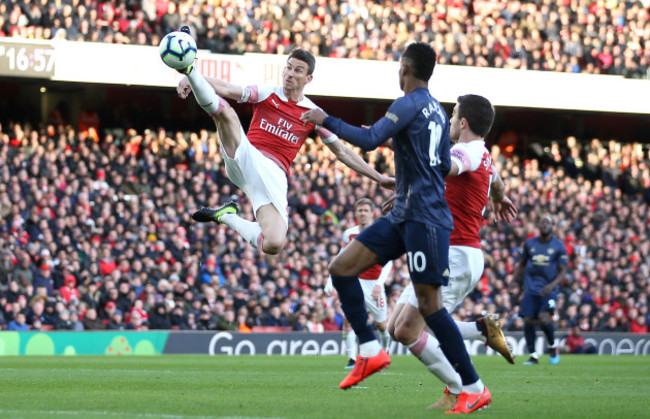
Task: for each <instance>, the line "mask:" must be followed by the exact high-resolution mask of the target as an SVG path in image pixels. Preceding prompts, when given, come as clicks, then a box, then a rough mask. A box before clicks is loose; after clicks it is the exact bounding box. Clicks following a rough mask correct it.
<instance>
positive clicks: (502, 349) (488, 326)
mask: <svg viewBox="0 0 650 419" xmlns="http://www.w3.org/2000/svg"><path fill="white" fill-rule="evenodd" d="M476 323H478V325H479V328H480V329H481V332H482V333H483V336H485V339H486V344H487V346H489V347H490V348H492V349H494V350H495V351H497V352H498V353H500V354H501V355H503V357H504V358H505V359H506V360H507V361H508V362H509V363H511V364H514V363H515V356H514V354H513V353H512V351H511V350H510V345H509V344H508V341H507V340H506V337H505V335H504V334H503V331H502V330H501V325H500V324H499V319H498V317H497V316H496V315H494V314H491V313H490V314H488V315H487V316H485V317H482V318H480V319H478V320H477V321H476Z"/></svg>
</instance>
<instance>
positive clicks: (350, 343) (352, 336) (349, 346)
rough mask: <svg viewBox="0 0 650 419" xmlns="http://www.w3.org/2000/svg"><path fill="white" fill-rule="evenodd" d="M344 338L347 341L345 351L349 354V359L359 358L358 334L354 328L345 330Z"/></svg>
mask: <svg viewBox="0 0 650 419" xmlns="http://www.w3.org/2000/svg"><path fill="white" fill-rule="evenodd" d="M343 340H344V341H345V353H346V354H348V359H357V334H356V333H354V330H350V331H349V332H343Z"/></svg>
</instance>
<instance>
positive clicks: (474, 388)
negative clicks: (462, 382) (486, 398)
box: [463, 378, 485, 394]
mask: <svg viewBox="0 0 650 419" xmlns="http://www.w3.org/2000/svg"><path fill="white" fill-rule="evenodd" d="M483 390H485V384H483V381H481V379H480V378H479V379H478V381H477V382H475V383H474V384H468V385H466V386H463V391H464V392H466V393H473V394H476V393H483Z"/></svg>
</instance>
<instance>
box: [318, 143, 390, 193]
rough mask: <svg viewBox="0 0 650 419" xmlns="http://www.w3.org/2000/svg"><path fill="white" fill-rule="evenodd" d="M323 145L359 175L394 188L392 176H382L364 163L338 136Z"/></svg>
mask: <svg viewBox="0 0 650 419" xmlns="http://www.w3.org/2000/svg"><path fill="white" fill-rule="evenodd" d="M325 145H327V147H329V149H330V150H332V153H334V154H335V155H336V158H337V159H338V160H340V161H341V163H343V164H345V165H346V166H348V167H349V168H350V169H352V170H354V171H355V172H357V173H359V174H361V175H364V176H367V177H369V178H370V179H372V180H374V181H375V182H377V183H378V184H380V185H381V186H383V187H385V188H388V189H394V188H395V179H394V178H392V177H390V176H384V175H382V174H381V173H379V172H378V171H376V170H375V169H373V168H372V167H371V166H370V165H369V164H368V163H366V161H365V160H364V159H362V158H361V156H359V155H358V154H357V153H356V152H355V151H354V150H352V149H351V148H350V147H348V146H346V145H345V144H343V142H342V141H341V140H339V139H338V138H336V139H335V140H333V141H329V142H325Z"/></svg>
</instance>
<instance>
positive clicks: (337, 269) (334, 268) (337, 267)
mask: <svg viewBox="0 0 650 419" xmlns="http://www.w3.org/2000/svg"><path fill="white" fill-rule="evenodd" d="M342 268H343V267H342V266H341V264H340V263H338V262H337V258H334V260H333V261H331V262H330V264H329V265H328V267H327V269H328V271H329V273H330V275H332V276H345V273H344V271H343V269H342Z"/></svg>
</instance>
